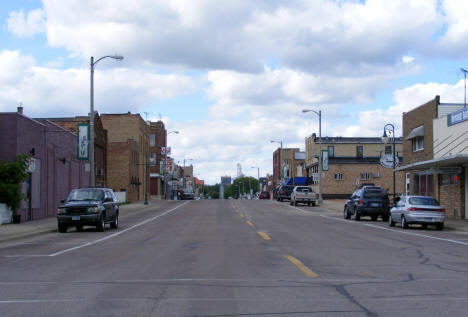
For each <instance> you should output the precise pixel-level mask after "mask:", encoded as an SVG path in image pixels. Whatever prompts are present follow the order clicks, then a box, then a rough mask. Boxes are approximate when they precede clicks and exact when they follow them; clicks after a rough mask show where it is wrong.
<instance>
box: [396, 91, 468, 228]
mask: <svg viewBox="0 0 468 317" xmlns="http://www.w3.org/2000/svg"><path fill="white" fill-rule="evenodd" d="M403 137H404V139H403V149H404V160H403V166H402V167H400V168H398V170H399V171H402V172H405V174H406V184H407V186H406V192H407V194H412V195H428V196H433V197H435V198H436V199H438V200H439V201H440V203H441V204H442V205H443V206H444V207H445V209H446V212H447V216H448V217H453V218H465V219H468V210H467V204H466V196H467V195H468V193H467V187H468V185H467V178H468V177H467V166H468V110H467V109H466V108H465V107H464V105H463V104H454V103H441V102H440V97H439V96H436V97H435V98H434V99H433V100H430V101H429V102H427V103H425V104H423V105H421V106H419V107H417V108H415V109H413V110H411V111H409V112H407V113H404V114H403Z"/></svg>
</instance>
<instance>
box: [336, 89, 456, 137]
mask: <svg viewBox="0 0 468 317" xmlns="http://www.w3.org/2000/svg"><path fill="white" fill-rule="evenodd" d="M436 95H438V96H441V102H442V103H461V102H463V98H464V81H463V80H460V81H459V82H457V83H455V84H453V85H450V84H445V83H435V82H431V83H426V84H416V85H412V86H409V87H405V88H402V89H398V90H396V91H395V92H394V95H393V99H394V101H395V104H394V105H393V106H391V107H389V108H388V109H376V110H369V111H361V112H360V113H359V125H350V126H343V127H340V131H343V134H341V136H343V135H347V136H348V135H349V136H376V135H377V136H379V135H382V133H383V132H382V131H383V126H384V125H385V124H387V123H392V124H393V125H394V126H395V134H396V135H397V136H399V135H400V136H401V134H402V117H403V113H404V112H408V111H410V110H412V109H414V108H416V107H419V106H420V105H423V104H425V103H426V102H428V101H430V100H432V99H434V98H435V96H436ZM335 135H337V134H336V133H335Z"/></svg>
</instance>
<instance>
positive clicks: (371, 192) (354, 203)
mask: <svg viewBox="0 0 468 317" xmlns="http://www.w3.org/2000/svg"><path fill="white" fill-rule="evenodd" d="M389 212H390V203H389V200H388V194H387V192H386V191H385V190H384V189H382V188H380V187H377V186H364V187H362V188H360V189H358V190H356V191H355V192H354V193H353V194H352V195H351V197H349V198H348V200H347V201H346V204H345V206H344V211H343V214H344V218H345V219H350V218H351V216H354V220H359V219H361V217H362V216H370V217H371V219H372V220H373V221H376V220H377V218H378V217H379V216H380V217H381V218H382V220H383V221H385V222H386V221H388V217H389Z"/></svg>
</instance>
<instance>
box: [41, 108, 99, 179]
mask: <svg viewBox="0 0 468 317" xmlns="http://www.w3.org/2000/svg"><path fill="white" fill-rule="evenodd" d="M47 120H50V121H52V122H55V123H56V124H59V125H61V126H62V127H64V128H65V129H66V130H68V131H70V132H73V133H77V131H78V124H82V123H86V124H89V116H79V117H70V118H48V119H47ZM94 169H95V171H94V172H95V173H94V175H95V184H96V186H101V187H107V130H105V129H104V128H103V126H102V122H101V117H100V116H99V113H98V112H95V115H94Z"/></svg>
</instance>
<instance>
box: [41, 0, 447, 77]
mask: <svg viewBox="0 0 468 317" xmlns="http://www.w3.org/2000/svg"><path fill="white" fill-rule="evenodd" d="M43 3H44V11H45V12H46V16H47V20H46V23H45V28H46V35H47V40H48V43H49V45H51V46H53V47H65V48H66V49H67V50H69V51H70V52H71V53H72V54H76V55H79V56H82V57H83V58H89V56H99V55H107V54H112V53H119V54H122V55H124V56H126V57H127V56H128V60H129V61H130V62H131V63H135V64H138V63H143V62H148V63H152V64H155V65H163V66H167V67H180V68H187V67H188V68H194V69H202V70H233V71H237V72H251V73H260V72H262V71H263V67H264V64H265V63H267V62H268V61H270V60H277V61H278V62H279V64H280V65H281V66H284V67H288V68H293V69H301V70H302V71H303V72H309V73H310V72H314V73H325V74H340V75H345V76H350V74H352V76H353V77H358V76H365V77H366V76H369V75H370V74H372V73H374V72H375V70H377V71H378V70H379V69H380V68H383V69H384V70H385V69H386V67H395V65H397V64H398V63H399V61H400V60H401V58H402V57H403V56H404V55H407V54H408V51H409V50H416V51H418V52H420V53H424V52H425V51H427V50H428V49H430V48H429V43H430V40H431V36H433V35H434V34H435V33H436V32H437V31H438V30H439V28H440V27H441V26H442V22H441V21H442V17H441V13H440V12H439V11H438V10H437V1H436V0H429V1H410V2H408V1H406V0H393V1H386V0H368V1H366V2H365V3H360V2H357V1H354V0H350V1H338V2H336V1H331V0H328V1H324V0H309V1H288V2H284V1H269V0H263V1H227V0H226V1H222V2H219V1H209V0H200V1H196V2H194V1H181V0H172V1H151V0H141V1H134V2H132V4H131V5H129V3H128V1H124V0H114V1H113V2H112V5H111V6H110V5H108V4H107V3H105V2H99V1H92V0H69V1H66V2H64V1H58V0H44V1H43Z"/></svg>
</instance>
